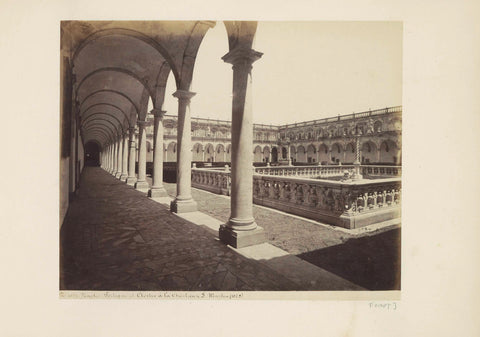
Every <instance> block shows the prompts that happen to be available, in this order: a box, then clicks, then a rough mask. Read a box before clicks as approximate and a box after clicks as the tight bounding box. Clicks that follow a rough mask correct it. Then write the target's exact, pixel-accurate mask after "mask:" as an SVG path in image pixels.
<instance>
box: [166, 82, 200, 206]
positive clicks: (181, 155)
mask: <svg viewBox="0 0 480 337" xmlns="http://www.w3.org/2000/svg"><path fill="white" fill-rule="evenodd" d="M173 96H174V97H176V98H178V128H177V196H176V198H175V200H173V201H172V202H171V204H170V210H171V211H172V212H175V213H186V212H194V211H196V210H197V203H196V202H195V201H194V200H193V198H192V191H191V189H192V168H191V165H192V134H191V130H192V126H191V120H190V108H189V104H190V99H191V98H192V97H193V96H195V93H194V92H190V91H186V90H177V91H175V93H174V94H173Z"/></svg>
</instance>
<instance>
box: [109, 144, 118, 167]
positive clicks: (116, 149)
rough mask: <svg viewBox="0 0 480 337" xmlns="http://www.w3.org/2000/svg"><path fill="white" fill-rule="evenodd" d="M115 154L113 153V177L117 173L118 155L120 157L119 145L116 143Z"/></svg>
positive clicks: (114, 145)
mask: <svg viewBox="0 0 480 337" xmlns="http://www.w3.org/2000/svg"><path fill="white" fill-rule="evenodd" d="M112 145H113V153H112V171H111V172H110V173H111V174H112V175H115V173H117V163H118V161H117V155H118V143H117V142H114V143H113V144H112Z"/></svg>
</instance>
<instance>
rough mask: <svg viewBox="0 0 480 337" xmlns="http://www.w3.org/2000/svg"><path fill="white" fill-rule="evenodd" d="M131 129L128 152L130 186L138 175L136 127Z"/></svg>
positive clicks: (128, 181)
mask: <svg viewBox="0 0 480 337" xmlns="http://www.w3.org/2000/svg"><path fill="white" fill-rule="evenodd" d="M128 131H129V144H130V150H129V153H128V177H127V184H128V185H130V186H133V185H135V182H136V181H137V177H136V176H135V155H136V147H137V146H136V143H135V128H134V127H131V128H129V129H128Z"/></svg>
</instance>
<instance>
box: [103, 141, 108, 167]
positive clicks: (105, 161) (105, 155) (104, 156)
mask: <svg viewBox="0 0 480 337" xmlns="http://www.w3.org/2000/svg"><path fill="white" fill-rule="evenodd" d="M103 159H104V163H103V169H104V170H105V171H107V170H108V145H106V146H105V149H104V150H103Z"/></svg>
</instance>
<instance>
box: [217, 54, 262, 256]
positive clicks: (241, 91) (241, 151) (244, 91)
mask: <svg viewBox="0 0 480 337" xmlns="http://www.w3.org/2000/svg"><path fill="white" fill-rule="evenodd" d="M261 56H262V53H259V52H257V51H255V50H253V49H241V48H237V49H234V50H231V51H230V52H229V53H228V54H226V55H225V56H223V57H222V59H223V60H224V61H225V62H227V63H231V64H232V65H233V67H232V68H233V98H232V151H231V156H232V170H231V196H230V208H231V211H230V212H231V213H230V219H229V220H228V222H227V223H226V224H225V225H221V226H220V229H219V238H220V240H221V241H222V242H224V243H226V244H229V245H231V246H233V247H235V248H241V247H245V246H250V245H255V244H259V243H262V242H265V233H264V231H263V228H261V227H259V226H257V223H256V222H255V219H254V218H253V200H252V199H253V198H252V196H253V170H252V165H253V151H252V145H253V118H252V105H251V84H252V77H251V71H252V64H253V62H255V61H256V60H258V59H259V58H260V57H261Z"/></svg>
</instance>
